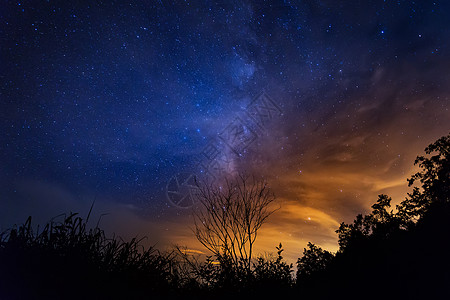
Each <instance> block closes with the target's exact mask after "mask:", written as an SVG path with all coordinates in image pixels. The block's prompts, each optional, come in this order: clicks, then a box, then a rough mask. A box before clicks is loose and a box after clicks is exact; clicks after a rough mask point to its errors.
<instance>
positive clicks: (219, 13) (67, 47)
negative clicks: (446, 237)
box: [0, 0, 450, 262]
mask: <svg viewBox="0 0 450 300" xmlns="http://www.w3.org/2000/svg"><path fill="white" fill-rule="evenodd" d="M449 13H450V3H449V2H448V1H426V0H425V1H389V0H386V1H331V0H323V1H318V0H311V1H221V2H214V1H166V0H160V1H150V0H149V1H129V2H128V1H52V0H47V1H5V0H2V1H1V3H0V133H1V134H0V229H2V230H4V229H6V228H8V227H10V226H11V225H12V224H15V223H22V222H23V221H25V218H26V217H27V216H28V215H33V217H34V220H35V221H36V222H37V223H42V222H46V221H48V220H49V219H50V218H51V217H54V216H56V215H58V214H60V213H63V212H69V211H77V212H80V214H81V215H87V212H88V211H89V207H90V205H91V204H92V203H93V202H94V201H95V206H94V215H95V218H99V217H100V216H101V215H103V216H102V221H101V224H103V226H104V227H105V228H106V230H107V231H108V232H115V233H117V234H119V235H122V236H124V237H133V236H135V235H140V236H142V235H146V236H148V239H147V241H148V243H149V244H157V245H158V247H160V248H163V247H166V246H167V245H171V244H173V243H178V244H185V245H188V246H189V247H192V248H193V249H197V250H202V248H201V246H200V245H199V244H196V242H195V240H194V239H193V234H192V233H191V231H190V229H189V226H190V225H191V223H192V222H191V221H192V220H191V216H190V213H189V209H185V208H179V207H176V206H175V205H174V202H176V201H178V200H174V198H173V196H174V194H170V193H168V190H169V191H171V190H173V189H174V187H173V186H171V183H173V180H174V178H176V179H177V180H178V179H180V178H182V177H183V176H187V175H186V174H192V173H194V174H197V173H202V174H204V173H205V172H208V168H209V167H210V166H209V165H208V164H209V163H210V162H212V161H214V162H215V163H216V166H218V167H219V169H220V170H225V172H227V174H228V173H229V174H232V173H233V172H239V171H245V172H247V173H250V174H258V175H260V176H264V178H265V179H266V180H267V181H268V182H269V183H270V185H271V186H272V188H273V190H274V192H275V194H276V195H277V198H278V201H279V204H280V205H281V209H280V210H278V211H277V212H276V213H275V214H274V215H273V216H272V217H271V218H270V219H269V221H268V223H267V224H266V225H264V226H263V227H262V229H261V230H262V231H261V235H260V237H259V240H258V244H257V247H258V249H259V251H260V252H261V253H262V252H265V251H273V250H275V246H276V245H278V243H279V242H282V243H283V245H284V247H285V249H286V252H285V253H286V256H287V258H288V259H289V260H291V261H292V262H294V261H295V259H296V258H297V257H299V256H300V255H301V252H302V249H303V247H305V246H306V243H307V242H308V241H312V242H314V243H317V244H319V245H320V246H322V247H324V248H326V249H328V250H331V251H336V249H337V237H336V234H335V233H334V231H335V230H336V229H337V227H338V225H339V223H340V222H342V221H345V222H350V221H352V220H353V218H354V216H355V215H356V214H358V213H365V212H368V210H369V209H370V205H371V204H372V203H373V202H375V201H376V198H377V195H378V194H380V193H387V194H389V195H391V196H392V197H393V198H394V200H393V202H394V203H398V202H399V201H401V200H403V198H404V197H405V195H406V192H407V191H408V187H407V182H406V178H407V177H409V176H410V175H411V174H412V172H413V171H414V167H413V162H414V158H415V156H416V155H418V154H421V153H422V152H423V149H424V148H425V147H426V146H427V145H428V144H430V143H431V142H433V141H434V140H436V139H437V138H439V137H441V136H443V135H446V134H448V132H449V129H450V112H449V107H450V101H449V91H450V77H449V76H448V70H449V69H450V53H449V50H450V49H449V42H448V41H449V40H450V18H449V17H448V14H449ZM261 99H262V100H261ZM258 101H259V102H258ZM261 101H263V102H264V101H265V102H264V103H265V104H264V105H266V106H264V105H263V104H261V103H263V102H261ZM255 105H256V111H258V110H259V112H261V111H262V112H263V114H259V116H265V117H266V119H265V121H264V126H259V127H258V124H256V123H258V122H257V121H256V122H255V119H252V116H253V117H254V116H255V114H254V112H255ZM267 105H269V106H270V108H269V109H267ZM268 115H270V116H269V117H267V116H268ZM249 122H250V123H251V122H253V123H251V124H250V123H249ZM237 123H239V124H244V125H245V126H244V127H242V129H244V130H243V131H241V132H244V135H242V136H239V138H238V139H237V140H238V141H241V142H242V143H241V144H240V145H238V146H239V147H238V148H239V149H237V148H236V147H234V145H231V146H230V145H229V143H227V142H230V139H229V137H230V136H228V137H227V136H226V135H227V132H229V131H227V130H229V129H230V128H238V127H239V126H238V127H233V126H235V125H236V124H237ZM255 124H256V125H255ZM230 126H231V127H230ZM239 128H241V127H239ZM234 138H236V136H234ZM235 140H236V139H235ZM211 145H215V147H211ZM212 150H215V152H214V151H212ZM205 153H206V154H205ZM214 153H215V154H217V153H219V156H220V159H219V156H217V157H216V156H214V157H213V158H214V159H212V158H211V155H213V154H214ZM205 155H206V156H205ZM208 155H209V156H208ZM205 157H207V158H208V159H206V158H205ZM210 158H211V159H210ZM183 174H184V175H183ZM175 188H176V187H175ZM171 200H172V202H171ZM179 204H180V205H179V206H183V205H181V202H180V203H179Z"/></svg>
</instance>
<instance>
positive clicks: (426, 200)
mask: <svg viewBox="0 0 450 300" xmlns="http://www.w3.org/2000/svg"><path fill="white" fill-rule="evenodd" d="M425 153H426V154H428V155H430V154H434V155H432V156H431V157H425V156H418V157H417V158H416V160H415V162H414V165H419V167H420V169H421V170H420V171H419V172H417V173H416V174H414V175H413V176H412V177H411V178H409V179H408V185H409V186H413V185H414V184H415V183H416V182H417V181H419V182H420V184H421V188H419V187H417V186H416V187H414V188H413V191H412V193H409V194H408V198H406V199H405V200H404V201H403V202H402V203H400V205H399V206H398V207H397V208H398V210H399V217H401V218H402V219H403V220H404V222H405V223H407V224H408V225H411V224H413V223H414V221H417V220H418V219H419V218H421V217H423V215H424V214H425V213H426V212H427V211H428V210H429V208H430V206H432V205H436V206H446V205H448V203H449V202H450V134H449V135H447V136H443V137H441V138H440V139H438V140H437V141H436V142H434V143H433V144H431V145H429V146H428V147H427V148H425Z"/></svg>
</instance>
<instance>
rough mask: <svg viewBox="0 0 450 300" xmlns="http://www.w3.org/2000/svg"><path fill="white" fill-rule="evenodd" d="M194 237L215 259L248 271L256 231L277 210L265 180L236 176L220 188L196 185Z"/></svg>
mask: <svg viewBox="0 0 450 300" xmlns="http://www.w3.org/2000/svg"><path fill="white" fill-rule="evenodd" d="M197 201H198V203H199V204H200V205H199V206H200V207H199V208H197V209H194V220H195V228H194V232H195V236H196V237H197V239H198V240H199V241H200V243H202V245H203V246H205V247H206V248H207V249H208V250H210V251H211V252H212V253H213V254H214V255H215V256H217V257H219V258H220V257H222V258H223V257H225V258H227V259H230V260H231V262H232V263H233V264H234V266H239V265H240V264H243V267H244V269H245V270H246V271H250V263H251V259H252V255H253V246H254V243H255V241H256V237H257V234H258V230H259V228H260V227H261V226H262V225H263V223H264V222H265V221H266V219H267V218H268V217H269V216H270V215H271V214H272V213H273V212H274V211H275V210H276V209H277V208H273V207H272V206H271V205H270V204H272V202H274V201H275V195H274V193H273V192H272V190H271V189H270V187H269V186H268V185H267V183H266V182H265V181H261V180H256V179H255V178H254V177H251V178H250V177H249V176H246V175H239V176H237V177H236V178H235V179H234V180H231V181H229V180H227V181H226V182H225V184H223V185H211V184H198V193H197Z"/></svg>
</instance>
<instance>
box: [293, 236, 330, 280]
mask: <svg viewBox="0 0 450 300" xmlns="http://www.w3.org/2000/svg"><path fill="white" fill-rule="evenodd" d="M307 247H308V248H304V249H303V256H302V257H300V258H299V259H298V260H297V280H298V279H300V278H304V277H308V276H311V275H312V274H314V273H317V272H321V271H324V270H325V269H326V268H327V266H328V265H329V264H330V262H331V261H332V260H333V258H334V255H333V253H331V252H329V251H327V250H324V249H322V248H321V247H319V246H316V245H315V244H313V243H311V242H309V243H308V245H307Z"/></svg>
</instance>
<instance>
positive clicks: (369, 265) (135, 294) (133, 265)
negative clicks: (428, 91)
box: [0, 135, 450, 299]
mask: <svg viewBox="0 0 450 300" xmlns="http://www.w3.org/2000/svg"><path fill="white" fill-rule="evenodd" d="M414 164H415V165H417V166H418V167H419V171H418V172H417V173H416V174H414V175H412V176H411V177H410V178H409V179H408V184H409V186H411V187H412V191H411V192H410V193H408V196H407V197H406V199H405V200H404V201H402V202H401V203H400V204H399V205H397V206H396V207H395V208H394V207H392V206H391V201H392V199H391V198H390V197H389V196H388V195H379V196H378V199H377V201H376V202H375V203H374V204H373V205H372V211H371V212H370V213H369V214H367V215H362V214H359V215H357V216H356V217H355V219H354V221H353V223H350V224H346V223H341V224H340V226H339V228H338V229H337V230H336V233H337V236H338V244H339V250H338V251H337V252H336V253H331V252H329V251H327V250H325V249H322V248H321V247H319V246H317V245H315V244H313V243H308V245H307V246H306V248H305V249H304V251H303V253H302V256H301V257H300V258H299V259H298V261H297V272H296V274H294V268H293V265H292V264H288V263H287V262H286V261H285V260H284V259H283V251H284V249H283V246H282V244H281V243H280V244H279V245H278V246H277V247H276V254H275V255H274V256H273V257H255V255H254V243H255V241H256V239H257V236H258V232H259V229H260V228H261V226H262V225H263V224H264V223H265V222H266V221H267V219H268V218H269V217H270V215H271V214H272V213H274V212H275V211H276V210H277V207H276V202H275V200H276V197H275V195H274V193H273V191H272V190H271V188H270V187H269V185H268V184H267V183H266V182H264V181H260V180H257V179H255V178H254V177H249V176H245V175H240V176H238V177H236V178H234V179H233V180H229V181H224V183H223V184H221V185H211V184H206V183H201V184H200V183H199V184H198V192H197V194H196V197H197V200H198V201H197V203H198V207H197V208H196V209H195V210H194V212H193V214H194V219H195V226H194V235H195V237H196V238H197V239H198V241H199V242H200V243H201V244H202V245H203V246H204V247H205V248H206V249H207V250H209V252H210V255H209V256H207V257H206V258H200V257H196V256H192V255H190V254H189V253H188V251H187V249H185V248H183V247H175V248H174V249H173V250H172V251H165V252H160V251H158V250H157V249H155V248H153V247H150V248H148V249H145V248H144V247H142V246H141V241H142V240H139V239H136V238H135V239H132V240H131V241H124V240H122V239H121V238H119V237H115V236H113V237H107V236H106V235H105V232H104V231H103V230H102V229H101V228H100V227H99V226H98V224H97V226H95V227H93V228H91V227H88V225H87V224H88V221H89V215H90V213H89V214H88V216H87V218H86V219H84V218H82V217H80V216H79V215H78V214H76V213H71V214H68V215H64V216H63V217H62V218H60V219H59V221H58V220H57V219H55V220H52V221H51V222H49V223H48V224H46V225H45V226H44V227H43V228H41V229H40V228H39V227H38V228H34V227H33V226H32V222H31V217H29V218H28V219H27V220H26V222H25V223H24V224H22V225H20V226H13V227H12V228H10V229H9V230H6V231H4V232H3V233H1V235H0V299H80V298H83V299H151V298H156V299H172V298H173V299H175V298H180V297H196V298H211V297H214V298H224V299H225V298H230V297H254V296H256V297H260V298H267V299H268V298H274V297H277V298H280V297H289V298H303V297H314V298H316V299H329V298H344V297H345V298H347V299H348V298H350V299H352V298H368V299H372V298H373V299H375V298H386V297H387V298H391V299H393V298H399V299H400V298H401V299H403V298H412V299H418V298H435V299H445V298H447V299H448V298H450V289H448V287H447V286H448V282H450V271H449V270H450V268H449V267H450V256H449V254H448V252H449V249H450V248H449V247H450V190H449V189H450V135H447V136H444V137H442V138H440V139H438V140H437V141H435V142H434V143H432V144H431V145H429V146H428V147H427V148H426V149H425V155H424V156H418V157H417V159H416V160H415V162H414ZM91 210H92V208H91Z"/></svg>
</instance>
